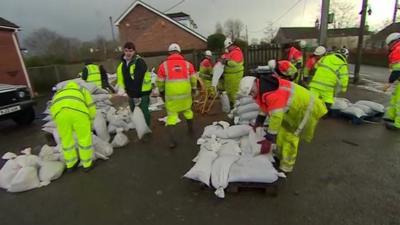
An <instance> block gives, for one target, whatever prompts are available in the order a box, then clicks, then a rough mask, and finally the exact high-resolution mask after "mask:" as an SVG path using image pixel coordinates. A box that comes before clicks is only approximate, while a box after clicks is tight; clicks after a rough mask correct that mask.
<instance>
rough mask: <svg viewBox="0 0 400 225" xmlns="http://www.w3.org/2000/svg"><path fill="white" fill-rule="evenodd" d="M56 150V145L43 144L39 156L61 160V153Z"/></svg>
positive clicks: (43, 158) (49, 159)
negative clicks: (57, 153) (58, 153)
mask: <svg viewBox="0 0 400 225" xmlns="http://www.w3.org/2000/svg"><path fill="white" fill-rule="evenodd" d="M54 152H55V150H54V147H51V146H48V145H43V146H42V148H41V149H40V152H39V158H40V159H41V160H45V161H57V160H59V155H56V154H55V153H54Z"/></svg>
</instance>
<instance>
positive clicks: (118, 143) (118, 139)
mask: <svg viewBox="0 0 400 225" xmlns="http://www.w3.org/2000/svg"><path fill="white" fill-rule="evenodd" d="M123 131H124V130H123V129H122V128H118V129H117V134H116V135H115V137H114V139H113V140H112V142H111V145H112V146H113V147H114V148H120V147H124V146H125V145H127V144H128V142H129V140H128V137H127V136H126V135H125V134H124V133H123Z"/></svg>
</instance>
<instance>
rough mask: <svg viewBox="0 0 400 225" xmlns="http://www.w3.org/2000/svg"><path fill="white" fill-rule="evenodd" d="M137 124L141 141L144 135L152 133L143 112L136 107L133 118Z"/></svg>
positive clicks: (136, 127)
mask: <svg viewBox="0 0 400 225" xmlns="http://www.w3.org/2000/svg"><path fill="white" fill-rule="evenodd" d="M131 119H132V121H133V123H134V124H135V129H136V133H137V135H138V138H139V139H142V137H143V135H145V134H147V133H151V130H150V128H149V127H148V126H147V124H146V120H145V119H144V115H143V112H142V110H141V109H140V108H139V107H135V109H134V110H133V113H132V117H131Z"/></svg>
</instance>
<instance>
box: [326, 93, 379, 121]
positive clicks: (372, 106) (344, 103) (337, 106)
mask: <svg viewBox="0 0 400 225" xmlns="http://www.w3.org/2000/svg"><path fill="white" fill-rule="evenodd" d="M331 110H333V111H334V112H336V113H337V114H338V115H341V116H345V117H350V118H354V119H358V120H360V121H361V120H364V119H366V120H368V119H369V118H374V117H382V116H383V114H384V112H385V107H384V106H383V105H382V104H379V103H376V102H373V101H366V100H360V101H357V102H355V103H354V104H353V103H351V102H350V101H349V100H348V99H346V98H335V102H334V104H333V105H332V106H331Z"/></svg>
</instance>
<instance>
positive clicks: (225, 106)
mask: <svg viewBox="0 0 400 225" xmlns="http://www.w3.org/2000/svg"><path fill="white" fill-rule="evenodd" d="M220 98H221V107H222V112H224V113H229V112H230V111H231V107H230V105H229V98H228V94H227V93H226V91H223V92H222V94H221V96H220Z"/></svg>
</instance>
